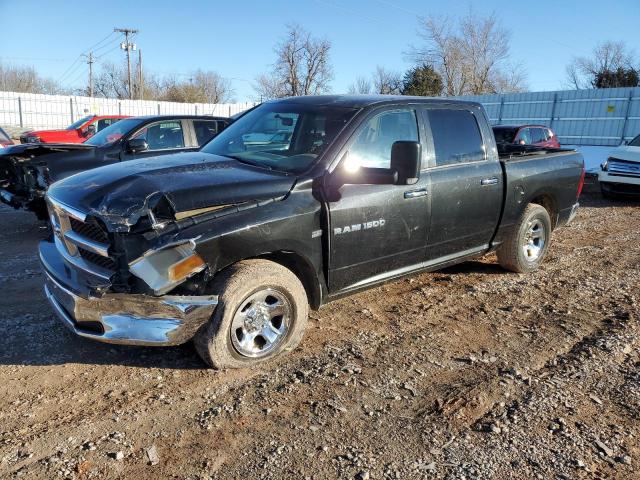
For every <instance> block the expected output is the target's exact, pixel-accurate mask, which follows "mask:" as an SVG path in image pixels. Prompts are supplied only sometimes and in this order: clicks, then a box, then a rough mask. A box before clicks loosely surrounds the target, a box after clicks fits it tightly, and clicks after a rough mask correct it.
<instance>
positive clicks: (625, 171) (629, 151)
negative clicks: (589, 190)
mask: <svg viewBox="0 0 640 480" xmlns="http://www.w3.org/2000/svg"><path fill="white" fill-rule="evenodd" d="M598 181H599V182H600V189H601V190H602V195H603V196H605V197H606V196H613V195H616V194H623V195H625V194H626V195H628V194H640V135H638V136H637V137H636V138H634V139H633V140H631V141H630V142H629V143H627V144H626V145H620V146H619V147H618V148H616V149H615V150H612V151H611V153H610V154H609V158H607V160H606V161H605V162H604V163H603V164H602V165H600V172H599V173H598Z"/></svg>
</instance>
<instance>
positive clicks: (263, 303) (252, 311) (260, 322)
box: [231, 288, 293, 358]
mask: <svg viewBox="0 0 640 480" xmlns="http://www.w3.org/2000/svg"><path fill="white" fill-rule="evenodd" d="M292 313H293V311H292V308H291V304H290V303H289V300H287V298H286V297H285V296H284V295H283V294H282V293H280V292H278V291H277V290H273V289H271V288H265V289H263V290H259V291H258V292H256V293H254V294H252V295H251V296H249V297H247V299H246V300H244V302H242V303H241V304H240V307H239V308H238V309H237V310H236V313H235V315H234V316H233V321H232V322H231V342H232V343H233V346H234V348H235V349H236V351H237V352H238V353H239V354H240V355H243V356H245V357H251V358H259V357H264V356H265V355H268V354H269V353H271V352H272V351H273V350H274V349H275V348H277V347H278V345H280V344H281V343H282V341H283V340H284V339H285V338H286V336H287V333H288V332H289V327H290V326H291V317H292Z"/></svg>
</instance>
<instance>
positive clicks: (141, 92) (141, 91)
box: [138, 50, 144, 100]
mask: <svg viewBox="0 0 640 480" xmlns="http://www.w3.org/2000/svg"><path fill="white" fill-rule="evenodd" d="M138 95H139V96H140V100H144V87H143V83H142V50H138Z"/></svg>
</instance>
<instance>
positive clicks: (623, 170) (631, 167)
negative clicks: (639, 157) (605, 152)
mask: <svg viewBox="0 0 640 480" xmlns="http://www.w3.org/2000/svg"><path fill="white" fill-rule="evenodd" d="M607 171H608V172H609V174H610V175H622V176H625V177H640V162H628V161H626V160H618V159H617V158H612V159H610V160H609V162H608V168H607Z"/></svg>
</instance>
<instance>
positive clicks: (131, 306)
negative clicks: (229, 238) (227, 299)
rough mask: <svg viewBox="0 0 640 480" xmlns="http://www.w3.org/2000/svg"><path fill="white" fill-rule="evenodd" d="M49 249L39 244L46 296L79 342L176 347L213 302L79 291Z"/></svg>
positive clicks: (204, 298) (204, 319)
mask: <svg viewBox="0 0 640 480" xmlns="http://www.w3.org/2000/svg"><path fill="white" fill-rule="evenodd" d="M52 246H53V245H52V243H51V242H41V243H40V260H41V263H42V266H43V268H44V271H45V274H46V279H45V285H44V291H45V295H46V297H47V299H48V300H49V302H50V303H51V306H52V307H53V310H54V311H55V313H56V314H57V316H58V317H59V318H60V320H62V322H63V323H64V324H65V325H66V326H67V327H68V328H69V329H71V331H73V332H74V333H75V334H76V335H79V336H81V337H85V338H90V339H92V340H97V341H100V342H105V343H116V344H123V345H151V346H165V345H180V344H182V343H185V342H188V341H189V340H190V339H191V338H193V336H194V335H195V333H196V331H197V330H198V329H199V328H200V327H201V326H202V325H203V324H205V323H206V322H207V321H208V320H209V318H211V315H212V314H213V311H214V309H215V307H216V305H217V303H218V299H217V297H216V296H179V295H163V296H160V297H154V296H150V295H141V294H125V293H104V294H102V295H93V294H92V293H90V292H88V291H86V290H85V291H84V292H82V290H83V287H82V286H81V285H74V284H73V281H74V280H73V279H74V278H75V280H76V281H77V279H78V278H80V277H78V276H77V275H74V273H75V272H73V271H72V270H70V268H72V267H71V266H70V265H69V264H66V262H65V261H64V260H63V259H62V257H61V256H60V255H59V254H58V252H57V250H55V247H53V250H52ZM54 255H58V257H59V258H52V257H53V256H54ZM57 266H59V267H60V268H56V267H57ZM80 292H82V293H80Z"/></svg>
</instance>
